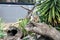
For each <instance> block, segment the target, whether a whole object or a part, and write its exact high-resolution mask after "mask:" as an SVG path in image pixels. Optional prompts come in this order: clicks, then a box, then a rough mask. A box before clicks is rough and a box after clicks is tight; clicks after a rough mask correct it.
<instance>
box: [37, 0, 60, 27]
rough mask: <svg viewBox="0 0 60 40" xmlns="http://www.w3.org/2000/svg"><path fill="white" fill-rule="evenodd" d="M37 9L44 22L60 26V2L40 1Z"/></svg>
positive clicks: (59, 0)
mask: <svg viewBox="0 0 60 40" xmlns="http://www.w3.org/2000/svg"><path fill="white" fill-rule="evenodd" d="M36 8H37V10H36V11H37V12H39V17H40V19H41V20H42V21H43V22H46V23H49V24H51V25H53V26H56V25H58V24H60V0H39V1H38V4H37V6H36Z"/></svg>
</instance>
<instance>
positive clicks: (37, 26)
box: [26, 22, 60, 40]
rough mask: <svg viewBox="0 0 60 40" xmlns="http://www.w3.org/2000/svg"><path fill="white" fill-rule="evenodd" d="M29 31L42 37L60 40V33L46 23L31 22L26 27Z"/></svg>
mask: <svg viewBox="0 0 60 40" xmlns="http://www.w3.org/2000/svg"><path fill="white" fill-rule="evenodd" d="M26 30H27V31H32V32H35V33H37V34H40V35H44V36H48V37H50V38H52V39H53V40H60V32H59V31H57V30H56V29H55V28H53V27H51V26H48V25H47V24H45V23H35V22H30V23H29V24H28V25H27V26H26Z"/></svg>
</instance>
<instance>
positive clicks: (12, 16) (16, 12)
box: [0, 4, 33, 23]
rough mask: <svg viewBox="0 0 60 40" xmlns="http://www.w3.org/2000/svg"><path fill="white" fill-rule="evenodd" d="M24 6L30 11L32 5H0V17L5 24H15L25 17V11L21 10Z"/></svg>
mask: <svg viewBox="0 0 60 40" xmlns="http://www.w3.org/2000/svg"><path fill="white" fill-rule="evenodd" d="M20 6H24V7H26V8H29V9H31V8H32V7H33V5H7V4H0V17H2V19H3V20H4V21H5V22H8V23H9V22H16V21H17V20H18V19H19V18H24V17H25V16H26V15H27V12H28V11H27V10H25V9H23V8H21V7H20Z"/></svg>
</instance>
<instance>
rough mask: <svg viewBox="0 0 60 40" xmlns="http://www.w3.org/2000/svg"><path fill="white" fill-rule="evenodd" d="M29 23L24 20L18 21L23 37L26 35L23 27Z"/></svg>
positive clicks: (27, 20)
mask: <svg viewBox="0 0 60 40" xmlns="http://www.w3.org/2000/svg"><path fill="white" fill-rule="evenodd" d="M28 22H29V19H27V18H24V19H19V27H20V28H21V30H22V32H23V35H24V36H25V35H26V34H27V31H26V30H25V26H26V25H27V23H28Z"/></svg>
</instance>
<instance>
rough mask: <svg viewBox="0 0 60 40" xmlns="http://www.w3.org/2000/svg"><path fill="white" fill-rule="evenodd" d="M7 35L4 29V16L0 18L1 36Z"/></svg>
mask: <svg viewBox="0 0 60 40" xmlns="http://www.w3.org/2000/svg"><path fill="white" fill-rule="evenodd" d="M4 36H5V34H4V31H3V21H2V18H0V38H3V37H4Z"/></svg>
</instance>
